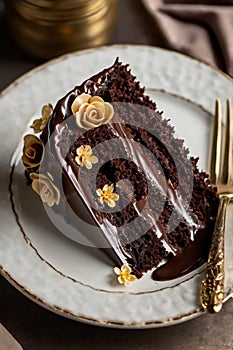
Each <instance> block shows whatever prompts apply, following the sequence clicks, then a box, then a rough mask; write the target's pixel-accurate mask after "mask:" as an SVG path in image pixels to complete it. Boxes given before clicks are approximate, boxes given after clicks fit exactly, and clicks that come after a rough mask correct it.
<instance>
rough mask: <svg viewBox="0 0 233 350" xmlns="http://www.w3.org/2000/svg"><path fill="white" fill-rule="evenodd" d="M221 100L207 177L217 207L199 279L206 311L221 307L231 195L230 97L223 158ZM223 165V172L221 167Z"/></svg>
mask: <svg viewBox="0 0 233 350" xmlns="http://www.w3.org/2000/svg"><path fill="white" fill-rule="evenodd" d="M221 119H222V118H221V102H220V100H217V101H216V106H215V120H214V132H213V142H212V149H211V159H210V181H211V184H212V185H216V186H217V189H218V193H219V207H218V213H217V217H216V223H215V228H214V232H213V237H212V242H211V247H210V252H209V257H208V262H207V269H206V273H205V277H204V279H203V281H202V283H201V288H200V300H201V305H202V307H203V308H204V310H206V311H208V312H209V313H217V312H219V311H221V309H222V304H223V300H224V232H225V221H226V211H227V206H228V204H229V202H230V201H231V199H232V198H233V169H232V166H233V164H232V157H233V150H232V148H233V130H232V128H233V124H232V107H231V101H230V100H229V99H228V100H227V113H226V126H225V147H224V156H223V160H222V161H221V159H222V153H223V152H222V148H223V143H224V140H222V131H221V125H222V120H221ZM221 168H222V172H221V171H220V169H221Z"/></svg>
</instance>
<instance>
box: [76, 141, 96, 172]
mask: <svg viewBox="0 0 233 350" xmlns="http://www.w3.org/2000/svg"><path fill="white" fill-rule="evenodd" d="M76 154H77V156H76V157H75V161H76V163H77V164H78V165H80V166H85V167H86V168H87V169H91V168H92V164H97V163H98V161H99V160H98V158H97V157H96V156H93V155H92V149H91V146H89V145H82V146H80V147H78V148H77V149H76Z"/></svg>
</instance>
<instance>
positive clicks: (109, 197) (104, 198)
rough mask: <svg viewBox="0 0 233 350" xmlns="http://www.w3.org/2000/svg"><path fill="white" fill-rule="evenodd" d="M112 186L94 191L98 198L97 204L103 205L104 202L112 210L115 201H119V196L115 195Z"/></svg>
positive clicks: (105, 186)
mask: <svg viewBox="0 0 233 350" xmlns="http://www.w3.org/2000/svg"><path fill="white" fill-rule="evenodd" d="M113 191H114V185H113V184H111V185H110V186H109V185H104V187H103V189H102V190H101V189H100V188H98V189H97V190H96V193H97V195H98V196H99V202H100V203H101V204H104V202H106V203H107V204H108V206H109V207H111V208H114V207H115V205H116V203H115V202H116V201H118V199H119V195H118V194H117V193H114V192H113Z"/></svg>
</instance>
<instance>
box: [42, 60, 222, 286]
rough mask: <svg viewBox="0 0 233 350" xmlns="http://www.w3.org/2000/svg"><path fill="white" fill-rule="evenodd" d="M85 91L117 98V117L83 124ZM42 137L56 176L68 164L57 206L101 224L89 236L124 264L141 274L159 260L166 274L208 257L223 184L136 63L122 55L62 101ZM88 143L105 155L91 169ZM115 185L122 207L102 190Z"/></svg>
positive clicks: (158, 274)
mask: <svg viewBox="0 0 233 350" xmlns="http://www.w3.org/2000/svg"><path fill="white" fill-rule="evenodd" d="M83 93H85V94H89V95H90V96H99V97H101V98H102V99H103V100H104V101H105V102H109V103H111V105H112V106H113V109H114V115H113V118H112V120H111V121H110V122H109V123H107V124H103V125H100V126H98V127H94V128H92V129H90V130H84V129H82V128H80V127H78V126H77V124H76V121H75V118H74V116H73V113H72V110H71V106H72V104H73V102H74V100H75V98H76V97H77V96H79V95H81V94H83ZM41 138H42V139H44V141H46V142H47V147H46V149H47V151H46V152H47V153H46V156H45V157H44V161H43V164H42V169H44V168H46V171H47V172H50V173H52V175H53V174H54V173H59V169H62V184H63V190H64V193H65V196H64V198H63V199H62V201H61V203H60V206H58V207H57V209H56V210H57V211H58V212H59V213H60V214H62V215H63V216H64V218H65V220H66V221H67V222H69V219H70V217H69V214H68V210H67V207H69V208H71V209H72V211H73V212H75V213H76V215H78V216H79V217H81V218H82V219H83V220H84V221H86V222H89V223H90V224H91V225H95V226H96V227H98V228H100V231H98V234H97V235H96V236H95V237H93V235H92V237H89V239H90V240H91V241H93V242H94V244H95V245H96V246H97V247H100V248H101V249H102V250H103V251H104V252H106V253H107V254H108V255H109V256H110V257H111V259H112V260H113V261H114V263H115V264H116V265H117V266H119V267H120V266H121V265H123V264H127V265H129V266H130V267H131V269H132V271H133V273H134V274H135V275H136V276H137V277H138V278H140V277H141V276H142V274H143V273H144V272H147V271H148V270H152V269H154V268H155V267H158V265H159V267H158V268H157V269H156V270H155V271H154V272H153V278H154V279H157V280H165V279H171V278H176V277H179V276H181V275H183V274H186V273H187V272H190V271H191V270H192V269H194V268H196V267H197V266H199V265H200V264H201V263H202V262H203V261H204V260H205V259H206V256H207V254H208V250H209V242H210V239H211V232H212V230H213V225H214V221H215V217H216V211H217V205H218V198H217V195H216V189H215V188H212V187H211V186H210V184H209V179H208V175H207V174H206V173H205V172H201V171H199V169H198V167H197V161H198V160H197V159H194V158H192V157H190V156H189V155H188V149H186V148H185V147H184V146H183V140H180V139H177V138H175V136H174V128H173V127H172V126H171V124H170V123H169V121H168V120H166V119H164V118H163V117H162V113H160V112H158V111H157V110H156V104H155V103H154V102H152V101H151V99H150V98H149V97H148V96H146V95H145V94H144V88H142V87H141V86H140V84H139V82H137V81H136V80H135V77H134V76H133V75H132V74H131V71H130V70H129V69H128V65H122V63H121V62H119V60H118V59H117V60H116V62H115V63H114V64H113V66H112V67H110V68H108V69H105V70H103V71H102V72H100V73H99V74H97V75H95V76H93V77H91V78H89V79H88V80H86V81H85V82H84V83H83V84H81V85H80V86H77V87H75V88H74V89H73V90H72V91H70V92H69V93H68V94H67V95H66V96H65V97H63V98H62V99H61V100H60V101H58V103H57V105H56V107H55V109H54V112H53V115H52V117H51V119H50V121H49V123H48V128H47V129H46V130H44V132H43V133H42V136H41ZM83 145H88V146H90V147H91V149H92V150H93V154H94V153H95V152H96V154H95V155H97V156H98V160H99V162H98V164H97V165H95V166H93V167H92V169H90V170H88V171H87V170H85V171H84V170H83V168H82V169H81V167H80V166H79V165H78V164H77V162H76V160H75V157H76V155H77V153H76V151H77V149H78V148H79V147H80V146H83ZM96 169H98V171H97V173H96ZM55 179H56V176H55ZM112 184H113V186H114V192H115V193H117V194H118V195H119V200H118V201H117V202H116V203H115V204H116V206H115V208H114V210H110V209H109V208H108V206H107V205H106V203H103V205H100V203H99V202H98V195H97V193H96V190H97V189H103V187H104V186H105V185H108V186H110V185H112ZM72 224H74V226H75V222H74V223H72ZM100 232H101V233H100Z"/></svg>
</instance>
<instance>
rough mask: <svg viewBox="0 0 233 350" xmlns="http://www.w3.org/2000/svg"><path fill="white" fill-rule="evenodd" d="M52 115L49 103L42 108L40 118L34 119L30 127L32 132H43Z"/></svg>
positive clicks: (51, 107)
mask: <svg viewBox="0 0 233 350" xmlns="http://www.w3.org/2000/svg"><path fill="white" fill-rule="evenodd" d="M52 113H53V106H52V105H51V104H50V103H49V104H47V105H45V106H43V107H42V110H41V118H39V119H35V120H34V121H33V123H32V125H31V128H32V129H33V130H34V132H35V133H39V132H41V131H43V130H44V128H45V126H46V125H47V123H48V121H49V118H50V117H51V115H52Z"/></svg>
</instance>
